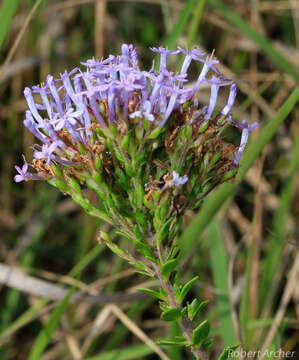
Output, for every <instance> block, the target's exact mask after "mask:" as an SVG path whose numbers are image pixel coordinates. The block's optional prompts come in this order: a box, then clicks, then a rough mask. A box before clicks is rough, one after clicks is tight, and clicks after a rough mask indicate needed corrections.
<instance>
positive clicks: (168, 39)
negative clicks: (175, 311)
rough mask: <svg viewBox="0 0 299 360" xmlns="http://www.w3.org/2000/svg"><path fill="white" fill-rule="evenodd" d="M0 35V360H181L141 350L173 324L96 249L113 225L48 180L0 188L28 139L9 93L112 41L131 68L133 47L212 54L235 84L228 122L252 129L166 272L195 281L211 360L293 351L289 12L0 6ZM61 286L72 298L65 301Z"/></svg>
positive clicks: (297, 192)
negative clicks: (233, 174)
mask: <svg viewBox="0 0 299 360" xmlns="http://www.w3.org/2000/svg"><path fill="white" fill-rule="evenodd" d="M0 24H1V25H0V47H1V48H0V50H1V53H0V64H1V67H0V82H1V87H0V97H1V102H0V166H1V172H0V184H1V186H0V237H1V239H0V256H1V259H0V288H1V293H0V358H1V360H2V359H3V360H6V359H18V360H19V359H20V360H21V359H30V360H33V359H47V360H50V359H53V360H54V359H76V360H78V359H89V360H91V359H94V360H104V359H105V360H108V359H109V360H112V359H115V360H122V359H159V358H162V359H167V358H169V359H174V360H179V359H188V358H190V357H189V355H188V354H187V353H185V352H184V350H181V349H178V348H172V349H167V348H161V347H160V348H157V346H155V344H154V343H153V342H152V341H153V340H156V339H158V338H160V337H163V336H168V334H170V335H171V336H173V337H174V336H175V335H176V334H178V329H177V328H175V327H171V328H169V327H168V326H167V324H166V325H165V323H163V322H162V321H160V320H159V313H160V311H159V307H158V305H157V304H156V303H155V302H154V301H153V300H152V299H150V298H147V297H142V296H141V295H139V294H136V291H135V290H134V289H135V288H137V287H155V285H156V284H155V282H154V281H149V280H148V279H146V278H143V277H142V276H141V275H136V274H134V273H133V271H132V269H130V268H129V267H128V265H127V264H125V263H124V262H123V261H122V260H120V259H118V258H116V257H115V256H114V255H112V254H111V253H110V252H109V250H107V249H106V248H105V246H104V245H102V244H98V242H97V231H98V229H99V228H100V227H104V228H105V229H106V231H110V232H111V233H112V236H114V238H115V239H116V238H117V235H116V234H113V230H111V229H110V228H109V227H108V226H107V224H101V223H100V222H99V221H97V220H95V219H93V218H90V217H88V216H87V215H85V214H84V213H83V211H82V210H81V209H79V207H77V206H76V205H75V204H73V203H72V201H71V200H70V199H68V198H66V197H64V196H63V195H62V194H60V193H59V192H58V191H57V190H55V189H53V188H51V187H50V186H49V185H48V184H45V183H36V182H34V183H33V182H31V183H25V184H21V185H20V184H15V183H13V180H12V179H13V176H14V173H15V171H14V165H15V164H20V163H22V158H21V154H24V155H25V156H26V158H27V159H28V160H29V159H31V157H32V149H31V148H30V146H31V145H32V144H33V143H35V140H34V139H33V137H32V135H31V134H30V133H29V132H28V131H27V130H26V129H25V128H24V127H23V124H22V120H23V117H24V111H25V109H26V102H25V100H24V98H23V88H24V87H25V86H32V85H34V84H37V83H40V82H42V81H43V80H44V79H45V77H46V75H47V74H48V73H51V74H53V75H54V76H55V75H59V73H61V72H63V71H64V70H65V69H68V70H70V69H72V68H73V67H74V66H77V65H78V64H79V62H80V61H83V60H85V59H88V58H90V57H92V56H97V57H102V56H107V55H108V54H110V53H114V54H116V53H118V52H119V50H120V46H121V44H122V43H123V42H127V43H133V44H134V45H135V46H136V47H137V49H138V51H139V54H140V59H141V61H142V63H143V65H144V67H150V66H151V64H152V53H151V52H150V51H149V49H148V47H149V46H158V45H162V46H165V45H166V46H168V47H170V48H175V47H176V45H180V46H183V47H188V48H191V47H192V46H197V47H199V48H200V49H204V50H206V51H208V52H212V51H213V49H215V55H216V56H217V58H218V59H219V60H220V63H221V65H220V66H219V69H220V70H221V72H222V73H223V74H224V76H226V77H234V78H235V81H236V83H237V85H238V88H239V92H238V96H237V100H236V103H235V106H234V113H233V116H234V118H235V120H236V121H241V120H242V119H246V120H247V121H249V122H254V121H259V122H260V124H261V126H260V128H259V129H258V130H257V131H255V132H254V133H253V134H252V136H251V144H249V146H248V148H247V151H246V154H245V157H244V159H243V162H242V164H241V169H240V176H239V179H238V181H237V183H235V184H229V185H225V186H223V187H221V188H220V189H219V190H217V192H216V193H214V194H212V195H211V196H210V198H209V199H208V200H207V202H206V204H205V205H204V207H203V209H202V210H201V211H200V212H199V214H193V213H191V212H190V213H188V214H187V215H186V218H185V225H184V226H185V229H186V230H185V231H184V233H183V235H182V238H181V239H180V245H181V248H182V258H181V276H182V277H183V278H184V279H185V280H186V279H190V278H191V277H193V276H195V275H199V278H200V279H199V281H198V283H197V287H196V294H194V295H197V296H198V297H199V298H201V299H208V300H210V303H209V305H208V306H207V308H206V310H205V311H206V312H207V314H208V318H209V320H210V321H211V323H212V328H213V333H212V335H214V336H215V346H214V347H213V351H212V353H211V359H216V354H219V353H220V352H221V349H222V348H223V347H224V346H228V345H232V344H236V343H240V344H242V347H243V348H244V349H251V350H256V349H266V348H267V349H273V350H275V349H283V350H284V351H288V350H290V351H291V350H292V351H296V350H297V355H298V351H299V287H298V280H299V269H298V268H299V257H298V234H299V228H298V217H299V207H298V204H299V186H298V183H299V181H298V180H299V176H298V168H299V107H298V99H299V88H298V81H299V73H298V68H299V3H298V1H297V0H284V1H279V0H277V1H269V0H264V1H262V0H251V1H246V0H231V1H228V0H227V1H224V0H222V1H220V0H218V1H216V0H188V1H182V0H168V1H166V0H164V1H163V0H126V1H115V0H107V1H106V0H98V1H96V0H65V1H59V0H51V1H46V0H42V1H40V0H38V1H36V0H35V1H33V0H20V1H17V0H3V1H2V2H0ZM172 65H173V69H175V64H172ZM176 65H178V64H176ZM197 73H198V69H197V68H196V66H194V65H193V66H192V68H191V78H194V79H196V76H197ZM208 99H209V94H208V93H205V92H204V91H203V92H201V93H200V98H199V101H200V102H202V103H203V104H205V103H207V102H208ZM224 101H225V98H223V99H222V98H220V103H219V106H220V105H221V102H223V103H224ZM296 103H297V104H296ZM233 136H235V137H236V139H235V141H236V143H238V141H239V138H238V136H239V135H238V134H237V133H236V134H233ZM256 158H257V159H256ZM241 179H242V182H241ZM119 241H120V242H121V241H123V240H122V239H119ZM296 285H297V286H296ZM72 287H74V288H76V289H77V291H79V290H80V291H82V292H83V295H82V296H81V298H79V299H77V302H75V303H73V302H72V303H69V300H70V295H71V294H70V291H69V289H71V288H72ZM71 291H73V290H71ZM62 299H64V300H63V301H62ZM294 358H295V357H294ZM269 359H270V358H269Z"/></svg>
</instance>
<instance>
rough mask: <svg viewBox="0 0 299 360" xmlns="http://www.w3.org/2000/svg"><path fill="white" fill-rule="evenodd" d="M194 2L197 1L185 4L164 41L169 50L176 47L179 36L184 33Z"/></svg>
mask: <svg viewBox="0 0 299 360" xmlns="http://www.w3.org/2000/svg"><path fill="white" fill-rule="evenodd" d="M196 2H197V0H187V1H186V4H185V6H184V9H183V10H182V12H181V14H180V17H179V19H178V22H177V24H176V25H175V26H174V28H173V30H172V32H171V33H170V34H169V36H168V37H167V39H166V42H165V44H166V46H167V47H168V48H169V49H172V48H174V47H175V46H176V44H177V41H178V38H179V36H180V35H181V33H182V32H183V31H184V29H185V27H186V25H187V22H188V19H189V17H190V15H191V13H192V10H193V9H194V6H195V4H196Z"/></svg>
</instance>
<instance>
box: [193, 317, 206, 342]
mask: <svg viewBox="0 0 299 360" xmlns="http://www.w3.org/2000/svg"><path fill="white" fill-rule="evenodd" d="M209 332H210V324H209V322H208V320H204V321H203V322H202V323H201V324H199V325H198V326H197V328H196V329H194V330H193V334H192V343H193V345H197V346H200V345H201V344H202V343H203V342H204V341H205V339H206V338H207V337H208V336H209Z"/></svg>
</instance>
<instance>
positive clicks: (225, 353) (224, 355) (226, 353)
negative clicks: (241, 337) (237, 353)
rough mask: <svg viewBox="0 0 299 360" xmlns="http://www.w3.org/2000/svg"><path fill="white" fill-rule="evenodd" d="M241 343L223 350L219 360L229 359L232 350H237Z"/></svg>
mask: <svg viewBox="0 0 299 360" xmlns="http://www.w3.org/2000/svg"><path fill="white" fill-rule="evenodd" d="M239 346H240V345H233V346H229V347H227V348H226V349H224V350H223V352H222V353H221V355H220V356H219V358H218V360H228V359H229V357H230V355H231V352H232V351H234V350H236V349H237V348H238V347H239Z"/></svg>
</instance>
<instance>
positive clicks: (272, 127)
mask: <svg viewBox="0 0 299 360" xmlns="http://www.w3.org/2000/svg"><path fill="white" fill-rule="evenodd" d="M298 100H299V86H297V87H296V88H295V89H294V90H293V92H292V93H291V94H290V95H289V97H288V98H287V100H286V101H285V102H284V103H283V105H282V106H281V107H280V109H279V110H278V112H277V113H276V116H275V117H274V118H273V119H272V120H271V121H269V122H268V124H267V125H266V126H265V127H264V128H263V129H262V131H261V133H260V135H259V136H258V138H257V139H256V140H255V141H254V143H252V144H250V146H248V149H247V151H246V152H245V154H244V156H243V158H242V160H241V164H240V170H239V173H238V177H237V179H238V181H239V182H240V181H241V180H242V179H243V178H244V176H245V174H246V172H247V171H248V169H249V168H250V167H251V165H252V164H253V162H254V161H255V159H256V158H257V157H258V156H259V154H260V153H261V152H262V150H263V149H264V147H265V146H266V145H267V144H268V142H269V141H270V140H271V138H272V137H273V136H274V134H275V133H276V131H277V129H278V128H279V126H280V125H281V124H282V122H283V121H284V120H285V118H286V117H287V116H288V114H289V113H290V111H291V110H292V109H293V107H294V106H295V104H296V103H297V101H298ZM238 186H239V184H238V183H235V184H230V183H227V184H223V185H221V186H220V187H219V188H218V189H217V190H216V191H215V192H214V193H212V194H211V195H210V196H209V197H208V198H207V200H206V202H205V203H204V205H203V207H202V209H201V210H200V212H199V213H198V214H197V215H196V216H195V217H194V219H193V221H192V222H191V223H190V224H189V226H188V227H187V228H186V230H185V231H184V233H183V234H182V236H181V237H180V239H179V245H180V248H181V256H184V255H186V254H187V253H188V252H189V251H190V249H192V247H193V246H194V243H195V242H196V241H197V240H198V238H199V236H200V234H201V233H202V231H203V230H204V229H205V228H206V226H207V225H208V224H209V222H210V221H211V220H212V218H213V216H215V214H216V213H217V211H218V210H219V209H220V208H221V206H222V205H223V203H224V202H225V201H226V200H227V199H228V198H229V197H230V196H232V195H233V194H234V193H235V192H236V190H237V188H238Z"/></svg>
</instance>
